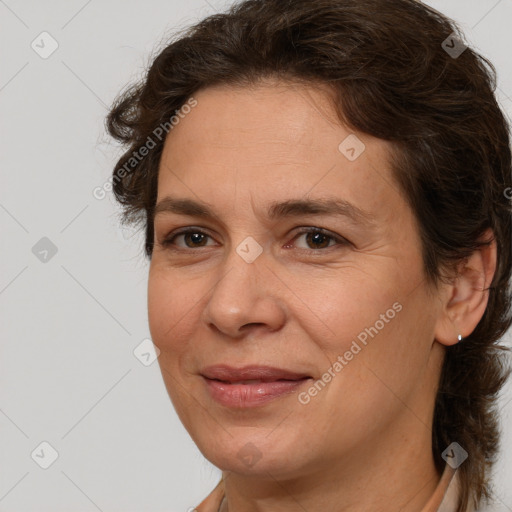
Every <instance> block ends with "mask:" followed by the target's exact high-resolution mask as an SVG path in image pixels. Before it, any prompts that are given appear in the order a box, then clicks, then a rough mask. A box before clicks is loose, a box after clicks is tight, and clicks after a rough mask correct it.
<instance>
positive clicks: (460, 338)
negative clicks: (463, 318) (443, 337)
mask: <svg viewBox="0 0 512 512" xmlns="http://www.w3.org/2000/svg"><path fill="white" fill-rule="evenodd" d="M458 339H459V343H460V342H461V341H462V334H459V335H458Z"/></svg>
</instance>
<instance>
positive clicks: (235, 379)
mask: <svg viewBox="0 0 512 512" xmlns="http://www.w3.org/2000/svg"><path fill="white" fill-rule="evenodd" d="M201 375H202V376H203V377H205V378H207V379H210V380H217V381H220V382H224V383H227V384H235V383H236V384H259V383H262V382H265V383H266V382H278V381H299V380H303V379H309V378H312V377H311V376H310V375H308V374H306V373H301V372H296V371H292V370H287V369H283V368H276V367H272V366H256V365H249V366H244V367H240V368H235V367H232V366H228V365H216V366H209V367H207V368H205V369H204V370H203V371H202V372H201Z"/></svg>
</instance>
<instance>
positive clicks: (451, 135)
mask: <svg viewBox="0 0 512 512" xmlns="http://www.w3.org/2000/svg"><path fill="white" fill-rule="evenodd" d="M450 36H451V39H450ZM462 41H463V36H462V35H461V31H460V29H459V28H458V26H457V25H456V24H455V23H454V22H453V21H452V20H449V19H448V18H446V17H445V16H443V15H442V14H440V13H439V12H437V11H436V10H434V9H432V8H430V7H428V6H426V5H424V4H422V3H421V2H419V1H416V0H245V1H242V2H240V3H239V4H235V5H233V6H232V7H231V9H230V10H229V11H228V12H226V13H222V14H215V15H212V16H210V17H208V18H206V19H204V20H202V21H201V22H199V23H198V24H197V25H195V26H193V27H191V28H189V29H187V30H185V31H184V32H183V33H181V34H179V36H178V37H176V38H175V39H174V40H173V41H171V42H170V44H168V45H167V46H166V47H165V48H164V49H163V50H162V51H161V52H160V53H159V54H158V55H157V56H156V58H155V59H154V61H153V63H152V65H151V67H150V69H149V71H148V72H147V76H146V77H145V79H144V80H143V81H142V82H141V83H139V84H135V85H134V86H132V87H130V88H129V89H127V90H126V91H124V93H123V94H121V95H120V97H119V98H118V99H117V100H116V102H115V104H114V106H113V107H112V110H111V112H110V113H109V116H108V121H107V125H108V130H109V132H110V134H111V135H112V136H113V137H115V138H116V139H118V140H119V141H122V142H123V143H124V144H125V145H126V147H127V148H128V150H127V151H126V153H125V154H124V155H123V156H122V157H121V159H120V160H119V162H118V163H117V165H116V169H115V170H114V174H113V187H114V193H115V196H116V198H117V200H118V201H119V202H120V203H121V204H122V205H123V207H124V219H125V220H126V221H128V222H131V221H135V222H137V221H140V222H141V223H142V225H143V226H145V230H146V253H147V255H148V256H149V257H151V253H152V246H153V236H154V233H153V217H152V211H153V208H154V206H155V201H156V197H157V177H158V167H159V161H160V156H161V153H162V148H163V143H164V140H165V138H160V139H159V140H155V139H158V137H156V136H155V134H156V133H159V132H157V127H159V126H169V124H168V123H169V118H170V116H172V115H173V114H174V113H175V112H177V111H178V110H179V109H180V108H181V107H182V106H183V105H184V104H185V102H186V101H187V100H188V99H189V98H190V97H191V95H193V94H194V93H195V92H197V91H198V90H199V89H204V88H206V87H209V86H212V85H218V84H226V85H238V86H245V85H249V84H251V83H256V82H257V81H258V80H261V79H263V78H265V77H276V78H280V79H283V80H296V81H298V82H302V83H306V84H308V83H315V82H316V83H318V82H321V83H325V84H328V85H330V87H331V88H332V90H333V92H334V94H335V101H336V107H337V112H338V115H339V118H340V121H342V122H344V123H345V124H346V125H347V126H349V127H351V128H353V129H356V130H360V131H361V132H363V133H367V134H370V135H373V136H375V137H378V138H381V139H384V140H387V141H391V142H392V143H393V148H394V151H393V156H394V168H393V172H394V176H395V178H396V180H397V182H398V184H399V185H400V188H401V190H402V191H403V193H404V196H405V197H406V199H407V201H408V202H409V204H410V206H411V208H412V210H413V212H414V214H415V216H416V218H417V220H418V223H419V226H420V235H421V239H422V250H423V260H424V267H425V274H426V276H427V280H428V282H429V283H430V284H432V285H434V286H436V285H437V284H438V283H439V282H440V280H444V279H446V278H447V274H445V273H444V271H445V270H446V271H450V270H451V271H454V269H455V264H456V263H457V262H460V261H462V260H464V258H466V257H467V256H469V255H470V254H471V253H472V252H473V251H475V250H476V249H478V248H479V247H480V246H481V245H483V244H485V241H482V240H481V239H480V238H481V236H482V234H483V233H484V232H485V230H486V229H487V228H491V229H492V230H493V232H494V234H495V239H496V242H497V248H498V263H497V269H496V273H495V275H494V279H493V281H492V283H491V285H490V287H489V302H488V306H487V309H486V311H485V313H484V315H483V317H482V319H481V321H480V322H479V324H478V325H477V327H476V329H475V330H474V331H473V332H472V333H471V334H470V335H469V336H468V337H467V338H466V339H464V341H463V342H462V343H459V344H457V345H455V346H452V347H449V348H447V350H446V357H445V361H444V366H443V370H442V374H441V378H440V384H439V389H438V393H437V397H436V404H435V411H434V424H433V429H432V431H433V435H432V447H433V455H434V460H435V463H436V466H437V469H438V470H439V471H442V469H443V466H444V460H443V459H442V457H441V453H442V452H443V451H444V449H445V448H446V447H447V446H448V445H449V444H450V443H451V442H452V441H457V442H458V443H459V444H460V445H461V446H462V447H463V448H464V449H465V450H466V451H467V452H468V454H469V457H468V459H467V460H466V461H465V462H464V463H463V464H462V465H461V466H460V468H459V473H460V475H461V503H460V505H459V508H458V511H463V510H465V508H466V506H467V504H468V503H469V501H470V499H471V495H473V496H474V504H475V506H477V505H478V503H479V502H480V500H481V499H482V497H484V496H485V497H488V496H489V495H490V489H489V485H488V478H489V470H490V468H491V466H492V464H493V462H494V461H495V458H496V454H497V441H498V439H499V430H498V418H497V413H496V408H495V407H496V398H497V394H498V392H499V390H500V389H501V387H502V385H503V384H504V382H505V380H506V378H507V376H508V374H509V369H508V364H507V362H508V361H507V360H506V359H505V358H504V356H505V355H506V353H505V350H506V349H505V347H503V346H501V345H498V343H497V342H498V341H499V340H500V338H501V337H502V336H503V335H504V334H505V332H506V331H507V329H508V328H509V326H510V325H511V323H512V315H511V290H510V288H509V283H510V277H511V251H512V240H511V203H510V201H509V200H508V199H507V197H506V195H507V190H508V191H512V188H510V187H512V176H511V151H510V139H509V126H508V124H507V121H506V119H505V117H504V115H503V113H502V111H501V110H500V108H499V106H498V104H497V102H496V99H495V95H494V91H495V88H496V70H495V68H494V67H493V65H492V64H491V63H490V62H489V61H488V60H487V59H485V58H484V57H482V56H481V55H479V54H478V53H476V52H475V51H474V50H473V49H471V48H469V47H468V48H466V49H465V50H464V51H463V52H462V53H461V54H460V55H458V54H453V53H450V51H449V50H450V48H455V49H459V50H461V49H464V47H463V46H461V45H462V44H463V43H462ZM165 123H167V125H166V124H165ZM150 139H151V140H152V141H153V142H154V143H155V146H154V147H153V148H152V149H151V151H149V153H148V154H147V155H146V156H144V158H140V159H137V160H136V161H135V160H133V155H134V153H135V152H137V151H138V150H139V148H141V147H142V146H144V145H145V144H147V141H149V140H150ZM128 163H129V165H128ZM122 169H124V172H120V170H122ZM448 273H449V272H448Z"/></svg>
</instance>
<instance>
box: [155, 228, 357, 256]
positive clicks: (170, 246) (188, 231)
mask: <svg viewBox="0 0 512 512" xmlns="http://www.w3.org/2000/svg"><path fill="white" fill-rule="evenodd" d="M310 233H313V234H321V235H323V236H325V237H327V238H329V239H331V240H334V241H335V242H337V245H339V246H344V245H348V244H349V243H350V242H349V241H348V240H346V239H345V238H343V237H340V236H337V235H334V234H333V233H331V232H330V231H327V230H325V229H322V228H315V227H309V228H306V229H303V230H302V231H299V232H298V233H296V235H295V236H294V238H293V240H296V239H297V238H298V237H299V236H301V235H307V234H310ZM187 234H199V235H205V236H207V237H209V238H212V237H211V236H210V235H209V234H208V233H205V232H204V231H202V230H201V229H195V228H186V229H183V230H181V231H178V232H177V233H173V234H172V235H171V236H169V237H168V238H166V239H165V240H163V241H162V242H161V245H162V247H164V248H166V249H170V250H173V251H189V250H190V251H193V250H195V249H200V248H201V247H197V248H193V247H186V248H183V247H179V248H178V247H176V246H175V244H174V243H173V241H174V239H175V238H177V237H178V236H181V235H187ZM287 245H288V244H287ZM206 247H209V246H206ZM332 247H335V246H328V247H325V248H320V249H302V248H299V250H300V251H306V252H310V253H313V252H320V251H325V250H326V249H331V248H332Z"/></svg>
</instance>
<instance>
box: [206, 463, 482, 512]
mask: <svg viewBox="0 0 512 512" xmlns="http://www.w3.org/2000/svg"><path fill="white" fill-rule="evenodd" d="M458 496H459V479H458V475H457V472H456V471H455V470H454V469H452V468H451V467H450V466H449V465H448V464H447V465H446V466H445V469H444V471H443V474H442V476H441V479H440V480H439V483H438V485H437V487H436V490H435V491H434V493H433V494H432V496H431V498H430V500H429V501H428V503H427V504H426V505H425V507H424V508H423V509H422V511H421V512H456V510H457V504H458ZM223 499H224V482H223V481H222V480H221V481H220V482H219V483H218V484H217V486H216V487H215V489H213V491H212V492H211V493H210V494H209V495H208V497H207V498H206V499H204V500H203V501H202V502H201V504H200V505H199V506H197V507H196V510H197V512H219V509H220V506H221V504H222V500H223ZM466 512H475V509H474V507H473V506H472V505H471V504H470V505H469V506H468V508H467V509H466ZM478 512H484V509H482V508H480V509H479V510H478Z"/></svg>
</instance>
